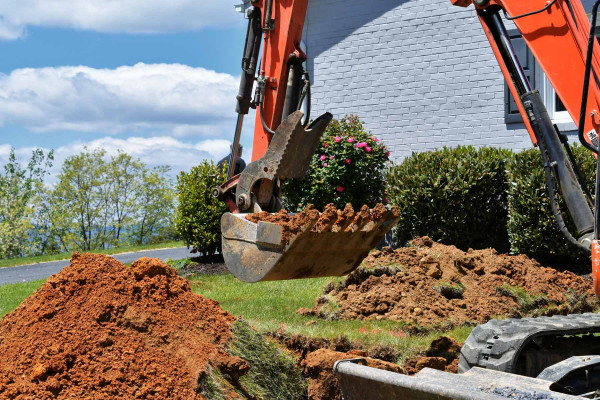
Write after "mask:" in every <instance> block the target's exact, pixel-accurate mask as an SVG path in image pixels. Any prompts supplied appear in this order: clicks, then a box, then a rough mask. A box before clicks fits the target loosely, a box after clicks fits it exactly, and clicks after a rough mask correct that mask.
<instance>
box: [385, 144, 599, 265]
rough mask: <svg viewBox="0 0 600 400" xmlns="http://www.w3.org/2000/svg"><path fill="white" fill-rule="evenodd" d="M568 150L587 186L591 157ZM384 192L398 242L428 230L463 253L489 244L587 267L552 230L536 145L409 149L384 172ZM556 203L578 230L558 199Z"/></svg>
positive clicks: (578, 149) (590, 184)
mask: <svg viewBox="0 0 600 400" xmlns="http://www.w3.org/2000/svg"><path fill="white" fill-rule="evenodd" d="M573 152H574V154H575V158H576V159H577V161H578V163H579V166H580V169H581V170H582V174H583V175H584V176H585V177H586V181H587V184H588V187H589V188H590V190H592V189H593V187H594V179H595V168H596V165H595V163H596V162H595V158H594V157H593V155H592V154H591V152H589V151H588V150H586V149H584V148H583V147H581V146H573ZM387 191H388V195H389V198H390V201H391V203H392V204H395V205H398V207H399V208H400V212H401V217H402V219H401V221H400V223H399V224H398V226H397V227H396V238H397V243H398V245H404V244H405V243H406V242H407V241H408V240H410V239H412V238H413V237H415V236H422V235H428V236H430V237H431V238H433V239H434V240H437V241H440V242H441V243H445V244H452V245H456V246H457V247H459V248H461V249H464V250H466V249H468V248H487V247H492V248H495V249H497V250H498V251H501V252H505V251H509V250H510V252H511V253H515V254H518V253H523V254H527V255H528V256H530V257H533V258H535V259H537V260H538V261H540V262H542V263H545V264H548V265H554V266H561V265H562V266H565V265H566V266H569V267H570V268H573V267H577V266H579V265H585V268H587V267H588V265H589V256H588V254H586V253H585V252H582V251H581V250H579V249H578V248H577V247H575V246H573V245H572V244H570V243H569V242H568V241H567V240H566V239H565V238H564V236H563V235H562V233H561V232H560V231H559V230H558V228H557V225H556V220H555V218H554V215H553V214H552V210H551V208H550V202H549V198H548V192H547V188H546V183H545V179H544V171H543V166H542V160H541V155H540V152H539V150H538V149H533V148H532V149H529V150H525V151H522V152H519V153H513V152H512V151H510V150H502V149H495V148H480V149H475V148H473V147H471V146H466V147H465V146H459V147H456V148H443V149H441V150H436V151H430V152H424V153H418V154H413V155H412V156H410V157H408V158H406V159H405V160H404V161H403V162H402V163H401V164H399V165H396V166H394V167H393V168H392V169H391V170H390V173H389V175H388V187H387ZM558 202H559V204H560V205H561V211H562V215H563V218H564V219H565V221H567V224H568V226H569V229H570V231H571V232H572V233H573V234H577V232H575V228H574V226H573V224H572V222H571V221H570V216H569V213H568V211H567V208H566V206H565V205H564V203H563V202H562V199H561V198H560V196H559V198H558Z"/></svg>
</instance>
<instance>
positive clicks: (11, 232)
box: [0, 149, 53, 258]
mask: <svg viewBox="0 0 600 400" xmlns="http://www.w3.org/2000/svg"><path fill="white" fill-rule="evenodd" d="M52 161H53V153H52V152H50V153H48V154H44V152H43V151H42V150H39V149H38V150H34V151H33V153H32V155H31V159H30V161H29V163H28V164H27V166H26V167H23V166H22V165H21V164H20V163H19V161H18V160H17V157H16V155H15V152H14V149H11V151H10V153H9V155H8V158H7V159H6V160H5V162H4V168H3V171H0V258H14V257H23V256H25V255H27V254H30V253H32V252H35V248H36V247H37V245H38V243H37V242H38V240H41V237H40V236H38V235H36V234H32V230H33V229H34V228H35V225H34V224H35V211H36V208H37V206H38V204H39V203H40V202H41V201H42V197H41V192H42V190H43V181H44V177H45V176H46V174H47V171H48V168H50V167H51V166H52Z"/></svg>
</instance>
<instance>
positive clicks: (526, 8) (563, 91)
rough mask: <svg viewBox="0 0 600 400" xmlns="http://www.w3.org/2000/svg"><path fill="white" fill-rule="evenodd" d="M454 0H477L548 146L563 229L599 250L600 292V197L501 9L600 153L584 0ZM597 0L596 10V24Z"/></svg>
mask: <svg viewBox="0 0 600 400" xmlns="http://www.w3.org/2000/svg"><path fill="white" fill-rule="evenodd" d="M451 1H452V3H453V4H454V5H457V6H462V7H467V6H469V5H470V4H471V3H474V5H475V9H476V12H477V15H478V17H479V20H480V22H481V25H482V26H483V30H484V32H485V34H486V36H487V38H488V40H489V42H490V45H491V47H492V50H493V52H494V55H495V56H496V59H497V61H498V64H499V65H500V69H501V70H502V73H503V74H504V77H505V80H506V82H507V85H508V87H509V89H510V92H511V93H512V95H513V98H514V99H515V102H516V104H517V107H518V109H519V112H520V114H521V116H522V118H523V121H524V123H525V126H526V127H527V130H528V131H529V134H530V136H531V139H532V141H533V143H534V145H537V146H539V148H540V150H541V153H542V158H543V160H544V169H545V176H546V182H547V185H548V190H549V194H550V200H551V206H552V209H553V212H554V215H555V217H556V220H557V223H558V226H559V228H560V230H561V231H562V232H563V234H564V235H565V236H566V237H567V239H568V240H569V241H570V242H571V243H573V244H575V245H577V246H579V247H582V248H584V249H586V250H589V249H591V250H592V256H593V257H592V263H593V278H594V287H595V290H596V293H597V294H598V295H600V245H599V243H600V242H598V225H599V224H598V219H597V216H596V217H595V216H594V212H593V210H594V209H600V201H599V200H598V199H597V200H596V204H595V207H594V208H592V207H591V206H592V204H591V203H592V198H591V195H590V194H589V191H587V190H582V186H583V187H584V188H586V186H585V180H584V178H583V177H582V176H581V174H580V173H579V170H578V168H577V164H576V162H575V160H574V159H573V158H572V157H571V159H569V157H567V155H570V153H567V152H565V147H563V145H566V146H568V144H567V143H566V140H564V138H562V137H561V135H560V132H558V129H557V127H556V126H555V125H554V124H553V123H552V121H551V120H550V117H549V116H548V112H547V110H546V108H545V106H544V104H543V102H542V100H541V98H540V95H539V92H538V91H537V90H533V89H532V88H531V87H530V85H529V82H528V80H527V78H526V77H525V74H524V72H523V69H522V68H521V65H520V63H519V60H518V57H517V55H516V53H515V51H514V49H513V47H512V45H511V42H510V38H509V36H508V34H507V32H506V28H505V26H504V22H503V19H502V17H501V15H500V13H501V12H502V13H503V14H504V17H505V18H504V19H505V20H510V21H512V22H514V24H515V25H516V27H517V29H518V30H519V32H520V33H521V35H522V37H523V39H524V40H525V43H526V44H527V46H528V48H529V49H530V51H531V52H532V53H533V55H534V57H535V59H536V61H537V62H538V64H539V65H540V66H541V68H542V70H543V71H544V73H545V74H546V76H547V77H548V79H549V81H550V83H551V84H552V86H553V87H554V89H555V91H556V93H557V95H558V96H559V98H560V99H561V101H562V102H563V104H564V105H565V107H566V109H567V111H568V112H569V114H570V116H571V118H572V119H573V121H575V123H576V125H577V127H578V137H579V140H580V141H581V143H582V144H583V146H585V147H586V148H588V149H589V150H591V151H593V152H595V153H598V129H599V123H600V113H599V111H600V80H599V77H600V52H599V51H600V48H599V45H598V43H597V40H596V39H595V37H594V34H593V33H594V30H591V29H590V23H589V21H588V19H587V16H586V13H585V10H584V8H583V6H582V4H581V3H580V2H579V1H578V0H531V1H527V2H524V1H518V0H451ZM598 4H600V3H598ZM598 4H596V5H595V7H594V21H595V12H596V11H597V8H598ZM590 82H591V84H590ZM557 183H558V184H557ZM598 183H600V181H598ZM598 183H597V186H598ZM557 187H558V188H560V191H561V194H562V197H563V198H564V200H565V203H566V205H567V209H568V211H569V214H570V216H571V219H572V220H573V222H574V224H575V227H576V229H577V232H576V233H575V234H574V235H573V234H572V233H571V232H569V231H568V229H567V226H566V224H565V222H564V220H563V217H562V214H561V212H560V210H559V209H558V205H557V202H556V196H555V193H556V191H557ZM597 189H598V188H597ZM586 194H587V198H586Z"/></svg>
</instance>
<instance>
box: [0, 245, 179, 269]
mask: <svg viewBox="0 0 600 400" xmlns="http://www.w3.org/2000/svg"><path fill="white" fill-rule="evenodd" d="M184 245H185V244H184V243H183V242H175V241H173V242H165V243H156V244H146V245H142V246H131V247H115V248H114V249H108V250H94V251H92V252H93V253H100V254H108V255H112V254H120V253H129V252H133V251H142V250H153V249H167V248H172V247H181V246H184ZM70 258H71V253H61V254H51V255H47V256H35V257H23V258H11V259H8V260H0V268H6V267H14V266H16V265H28V264H37V263H42V262H48V261H61V260H68V259H70Z"/></svg>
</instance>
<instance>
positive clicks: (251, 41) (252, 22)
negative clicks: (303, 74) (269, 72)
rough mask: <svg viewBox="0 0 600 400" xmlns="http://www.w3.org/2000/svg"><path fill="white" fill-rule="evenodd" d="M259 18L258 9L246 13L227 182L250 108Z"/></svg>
mask: <svg viewBox="0 0 600 400" xmlns="http://www.w3.org/2000/svg"><path fill="white" fill-rule="evenodd" d="M260 18H261V15H260V10H259V9H258V8H253V9H251V10H249V11H248V30H247V31H246V42H245V44H244V54H243V56H242V76H241V78H240V88H239V91H238V95H237V96H236V101H237V102H236V106H235V111H236V112H237V114H238V119H237V123H236V126H235V134H234V136H233V144H232V146H231V153H230V155H229V160H228V168H227V180H229V179H231V178H232V177H233V175H234V174H235V164H236V161H237V156H238V150H239V145H240V137H241V135H242V126H243V124H244V115H246V114H248V111H249V110H250V107H251V106H252V87H253V86H254V81H255V80H256V78H255V75H256V65H257V63H258V54H259V51H260V42H261V39H262V35H261V33H262V32H261V29H260Z"/></svg>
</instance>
